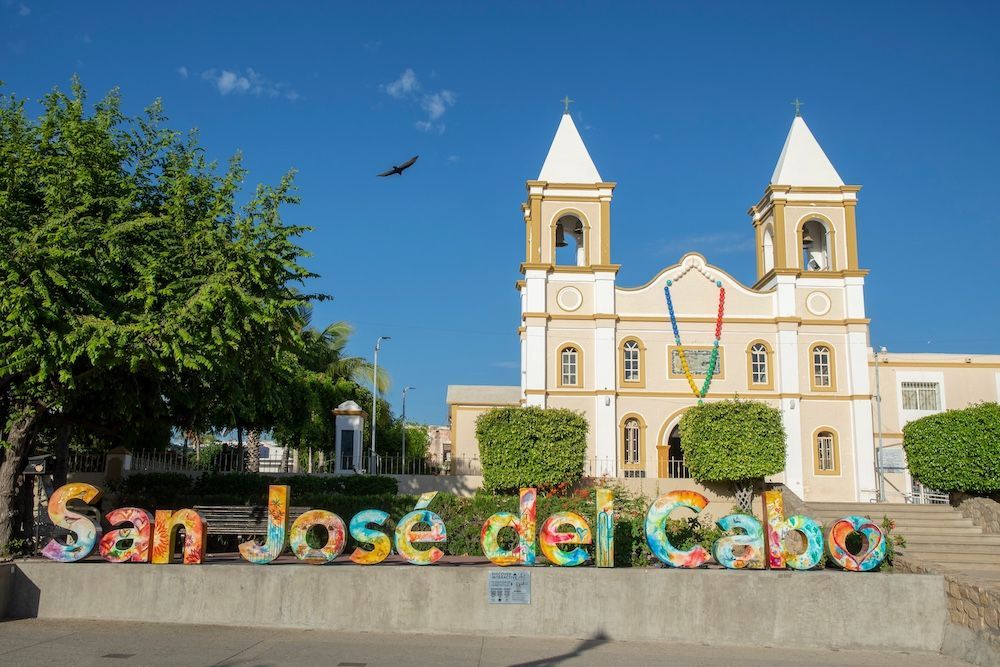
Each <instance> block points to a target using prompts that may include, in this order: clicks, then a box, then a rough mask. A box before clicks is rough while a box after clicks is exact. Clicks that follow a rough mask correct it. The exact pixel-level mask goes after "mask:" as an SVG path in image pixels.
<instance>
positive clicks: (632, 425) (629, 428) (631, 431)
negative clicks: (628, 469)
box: [625, 418, 639, 465]
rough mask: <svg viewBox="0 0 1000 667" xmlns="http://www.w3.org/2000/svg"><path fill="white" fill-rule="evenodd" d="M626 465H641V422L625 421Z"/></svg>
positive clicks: (636, 420)
mask: <svg viewBox="0 0 1000 667" xmlns="http://www.w3.org/2000/svg"><path fill="white" fill-rule="evenodd" d="M625 465H639V420H638V419H634V418H633V419H628V420H626V421H625Z"/></svg>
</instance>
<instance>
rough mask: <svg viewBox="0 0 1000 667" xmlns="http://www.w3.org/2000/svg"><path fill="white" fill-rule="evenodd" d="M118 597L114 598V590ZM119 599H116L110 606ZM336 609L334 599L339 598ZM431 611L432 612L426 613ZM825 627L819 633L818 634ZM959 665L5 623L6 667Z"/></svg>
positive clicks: (909, 658) (467, 639) (876, 655)
mask: <svg viewBox="0 0 1000 667" xmlns="http://www.w3.org/2000/svg"><path fill="white" fill-rule="evenodd" d="M112 597H113V593H112ZM111 602H112V603H113V600H112V601H111ZM333 603H334V604H335V602H333ZM428 613H432V610H428ZM818 631H821V630H819V629H818ZM737 662H738V663H739V664H740V665H741V666H742V667H758V666H759V667H764V666H765V665H766V666H773V665H777V666H782V667H784V666H787V667H792V666H795V667H798V666H800V665H812V666H815V667H827V666H828V667H833V666H835V665H836V666H841V665H843V666H845V667H848V666H851V667H853V666H855V665H856V666H857V667H869V666H870V665H880V666H882V667H896V666H899V667H959V666H960V665H967V664H968V663H965V662H962V661H959V660H955V659H954V658H948V657H946V656H942V655H940V654H937V653H922V652H902V651H853V650H852V651H837V650H815V649H785V648H774V647H771V648H767V647H742V646H739V647H737V646H707V645H700V644H677V643H655V642H616V641H608V640H605V639H601V638H595V639H589V640H574V639H540V638H524V637H503V636H490V637H483V636H467V635H414V634H391V635H390V634H377V633H342V632H326V631H320V630H287V629H285V630H277V629H260V628H238V627H228V626H211V625H171V624H160V623H131V622H108V621H56V620H39V619H23V620H9V621H5V622H2V623H0V663H2V664H4V665H40V664H75V665H119V664H120V665H126V664H128V665H254V666H259V667H264V666H268V665H317V664H323V665H331V666H337V667H375V666H377V665H411V666H418V665H468V666H474V665H496V666H500V665H519V666H523V667H528V666H537V667H541V666H542V665H601V666H602V667H606V666H607V665H613V664H616V665H630V666H632V665H666V664H669V665H677V666H678V667H681V666H688V665H690V666H704V667H710V666H714V665H726V666H727V667H728V666H729V665H733V664H735V663H737Z"/></svg>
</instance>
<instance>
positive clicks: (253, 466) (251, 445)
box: [247, 428, 260, 472]
mask: <svg viewBox="0 0 1000 667" xmlns="http://www.w3.org/2000/svg"><path fill="white" fill-rule="evenodd" d="M247 470H248V471H250V472H260V431H259V430H258V429H255V428H254V429H250V430H249V431H247Z"/></svg>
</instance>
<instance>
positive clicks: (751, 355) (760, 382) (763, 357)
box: [747, 340, 774, 389]
mask: <svg viewBox="0 0 1000 667" xmlns="http://www.w3.org/2000/svg"><path fill="white" fill-rule="evenodd" d="M747 384H748V385H749V387H750V388H751V389H773V388H774V378H773V377H772V374H771V348H770V347H769V346H768V344H767V343H765V342H764V341H762V340H760V341H754V342H752V343H750V347H748V348H747Z"/></svg>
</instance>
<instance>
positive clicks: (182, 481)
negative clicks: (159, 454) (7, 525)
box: [113, 472, 399, 509]
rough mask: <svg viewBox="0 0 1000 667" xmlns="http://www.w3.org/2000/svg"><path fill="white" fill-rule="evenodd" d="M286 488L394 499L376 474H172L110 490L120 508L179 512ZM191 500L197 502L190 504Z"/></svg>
mask: <svg viewBox="0 0 1000 667" xmlns="http://www.w3.org/2000/svg"><path fill="white" fill-rule="evenodd" d="M271 484H287V485H288V486H290V487H292V490H293V492H295V494H296V496H302V495H332V494H343V495H349V496H382V495H388V496H392V495H395V494H396V493H397V492H398V491H399V484H398V482H396V480H395V479H394V478H392V477H382V476H378V475H337V476H333V475H330V476H326V475H280V476H278V475H262V474H259V473H253V472H245V473H204V474H202V475H201V476H200V477H194V476H192V475H185V474H183V473H174V472H150V473H137V474H134V475H129V476H128V477H126V478H124V479H123V480H122V481H121V482H119V483H118V484H116V485H115V486H114V489H113V490H114V492H115V494H116V495H117V496H118V497H119V499H120V501H121V502H122V504H123V505H130V506H133V507H143V508H146V509H151V508H157V509H179V508H181V507H190V506H191V505H262V504H264V501H265V500H266V499H267V487H268V486H270V485H271ZM192 498H197V499H200V500H198V502H192V501H191V499H192Z"/></svg>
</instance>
